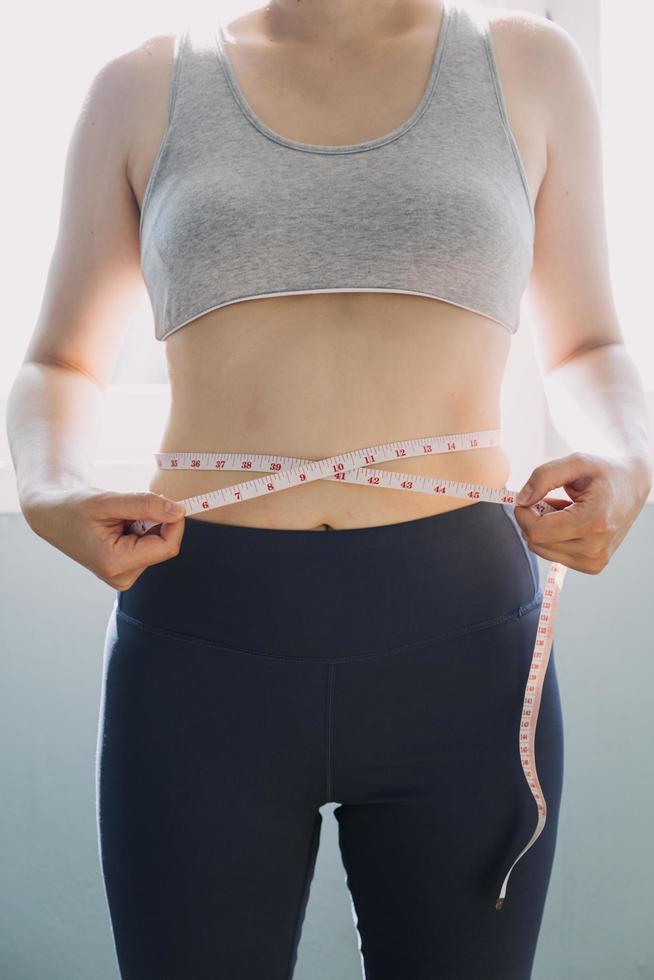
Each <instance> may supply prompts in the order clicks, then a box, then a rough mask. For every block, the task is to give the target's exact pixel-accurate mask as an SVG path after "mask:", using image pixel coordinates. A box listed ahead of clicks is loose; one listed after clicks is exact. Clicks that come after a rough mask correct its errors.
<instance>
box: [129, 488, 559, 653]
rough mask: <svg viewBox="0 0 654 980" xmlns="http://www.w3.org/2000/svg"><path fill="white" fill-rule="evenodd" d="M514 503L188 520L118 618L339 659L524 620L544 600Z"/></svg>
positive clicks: (262, 648)
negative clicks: (347, 521) (424, 511)
mask: <svg viewBox="0 0 654 980" xmlns="http://www.w3.org/2000/svg"><path fill="white" fill-rule="evenodd" d="M540 598H541V594H540V589H539V575H538V565H537V562H536V558H535V556H534V555H533V553H532V552H529V551H528V549H527V547H526V544H525V542H524V539H523V538H522V536H521V532H520V529H519V526H518V525H517V522H516V520H515V517H514V516H513V509H512V508H511V507H510V506H508V505H505V504H495V503H489V502H486V501H480V502H478V503H476V504H474V505H471V506H469V507H465V508H457V509H454V510H451V511H446V512H444V513H440V514H436V515H433V516H430V517H426V518H419V519H416V520H411V521H404V522H401V523H397V524H386V525H379V526H368V527H361V528H351V529H346V530H335V531H325V532H320V533H318V532H316V531H308V530H306V531H305V530H278V529H271V528H258V527H249V526H241V525H232V524H221V523H212V522H207V521H202V520H195V519H193V518H192V517H187V518H186V521H185V528H184V536H183V539H182V543H181V549H180V552H179V554H178V555H176V556H175V557H174V558H171V559H168V560H167V561H165V562H161V563H158V564H156V565H151V566H149V567H148V568H146V569H145V571H144V572H143V573H142V574H141V575H140V576H139V578H138V579H137V580H136V582H135V583H134V584H133V585H132V586H131V588H129V589H127V590H125V591H123V592H119V593H118V596H117V615H118V617H119V618H123V619H125V620H131V621H134V622H137V623H141V624H143V625H145V626H148V627H152V628H156V629H158V630H161V631H162V632H164V633H171V634H181V635H183V636H186V637H195V638H198V639H200V640H204V641H205V642H208V643H213V644H216V645H217V646H221V647H227V648H229V647H231V648H234V649H239V650H251V651H253V652H259V653H263V654H265V653H270V654H277V655H284V656H291V657H298V658H312V659H319V660H338V659H341V658H352V657H358V656H365V655H370V654H373V655H374V654H375V653H380V652H384V651H390V650H393V649H395V648H397V647H398V646H401V645H404V644H412V643H415V642H419V641H421V640H425V639H429V638H436V637H438V636H443V637H446V636H448V635H455V634H458V633H459V632H461V631H466V630H469V629H471V628H477V627H478V626H480V625H483V624H489V625H490V624H496V623H500V622H503V621H508V620H511V619H514V618H519V617H520V616H522V615H524V613H525V612H528V611H529V610H531V609H533V608H534V607H535V606H537V605H538V604H539V602H540Z"/></svg>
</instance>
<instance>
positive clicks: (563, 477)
mask: <svg viewBox="0 0 654 980" xmlns="http://www.w3.org/2000/svg"><path fill="white" fill-rule="evenodd" d="M528 485H530V486H531V487H533V492H532V493H530V494H529V496H528V497H527V498H525V499H524V500H523V499H522V491H521V493H520V494H519V495H518V497H519V499H520V504H518V503H517V502H516V506H515V511H514V513H515V517H516V521H517V522H518V524H519V525H520V527H521V528H522V536H523V538H524V539H525V541H526V542H527V545H528V546H529V549H530V551H533V552H535V553H536V554H537V555H540V556H541V557H542V558H547V559H549V561H556V562H561V564H563V565H566V566H567V567H568V568H574V569H576V570H577V571H578V572H587V573H588V574H589V575H597V574H598V572H601V571H602V569H603V568H605V566H606V565H607V563H608V561H609V559H610V558H611V556H612V554H613V552H614V551H615V550H616V548H617V547H618V545H619V544H620V543H621V542H622V540H623V538H624V537H625V535H626V533H627V531H628V530H629V528H630V527H631V525H632V524H633V522H634V521H635V520H636V517H637V516H638V514H639V513H640V511H641V510H642V508H643V506H644V504H645V501H646V500H647V496H648V494H649V491H650V488H651V486H652V469H651V467H650V466H649V464H648V462H646V461H645V460H644V459H643V457H632V456H620V457H615V458H614V457H608V456H596V455H593V454H591V453H572V454H571V455H569V456H563V457H561V458H560V459H553V460H550V461H549V462H547V463H543V464H542V465H541V466H537V467H536V469H535V470H533V471H532V473H531V476H530V477H529V479H528V481H527V483H526V484H525V487H527V486H528ZM558 487H563V489H564V490H565V492H566V493H567V494H568V496H569V497H570V498H571V500H572V501H573V502H572V503H570V501H569V500H562V499H561V498H560V497H559V498H557V497H549V498H548V497H546V496H545V495H546V493H547V492H548V491H549V490H554V489H556V488H558ZM523 489H524V488H523ZM543 498H545V500H546V502H547V503H548V504H551V505H552V506H553V507H556V509H557V511H558V512H557V513H548V514H540V515H539V514H535V513H534V512H533V511H532V510H531V509H530V505H531V504H535V503H537V501H539V500H542V499H543ZM521 504H523V505H524V506H521Z"/></svg>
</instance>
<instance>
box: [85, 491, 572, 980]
mask: <svg viewBox="0 0 654 980" xmlns="http://www.w3.org/2000/svg"><path fill="white" fill-rule="evenodd" d="M541 598H542V596H541V592H540V586H539V573H538V564H537V561H536V557H535V555H534V554H533V553H532V552H530V551H529V550H528V548H527V546H526V543H525V541H524V539H523V538H522V536H521V532H520V528H519V526H518V524H517V523H516V521H515V517H514V514H513V508H512V507H510V506H508V505H504V504H495V503H490V502H486V501H480V502H477V503H474V504H471V505H468V506H466V507H462V508H458V509H455V510H451V511H447V512H445V513H441V514H437V515H434V516H431V517H427V518H419V519H417V520H409V521H406V522H401V523H397V524H387V525H378V526H372V527H360V528H353V529H346V530H336V531H304V530H283V529H271V528H258V527H247V526H241V525H230V524H215V523H209V522H206V521H202V520H200V519H196V518H193V517H187V518H185V528H184V536H183V539H182V545H181V550H180V552H179V554H178V555H177V556H176V557H175V558H172V559H169V560H167V561H164V562H161V563H159V564H157V565H152V566H150V567H149V568H147V569H146V570H145V571H144V572H143V573H142V574H141V576H140V577H139V578H138V579H137V580H136V582H135V583H134V584H133V585H132V587H131V588H129V589H127V590H125V591H123V592H118V593H117V598H116V603H115V604H114V607H113V609H112V612H111V616H110V619H109V622H108V624H107V632H106V640H105V650H104V671H103V679H102V694H101V704H100V718H99V728H98V745H97V767H96V777H97V816H98V834H99V845H100V852H101V865H102V871H103V876H104V885H105V890H106V897H107V902H108V907H109V912H110V918H111V925H112V930H113V938H114V943H115V947H116V953H117V958H118V962H119V967H120V972H121V977H122V978H123V980H289V978H291V977H292V975H293V969H294V966H295V962H296V956H297V944H298V940H299V936H300V930H301V927H302V922H303V919H304V914H305V910H306V905H307V900H308V895H309V889H310V884H311V879H312V876H313V872H314V865H315V859H316V852H317V849H318V842H319V838H320V828H321V823H322V815H321V814H320V813H319V812H318V811H319V807H321V806H322V805H323V804H325V803H328V802H337V803H338V806H336V808H335V809H334V811H333V812H334V815H335V817H336V820H337V822H338V839H339V845H340V850H341V854H342V860H343V866H344V869H345V880H346V882H347V886H348V889H349V893H350V896H351V909H352V914H353V919H354V924H355V926H356V928H357V930H358V936H357V940H358V944H359V949H360V954H361V967H362V975H365V980H399V978H402V980H436V978H442V980H528V978H529V977H530V975H531V971H532V963H533V959H534V954H535V949H536V943H537V939H538V934H539V929H540V925H541V919H542V913H543V908H544V904H545V898H546V894H547V889H548V885H549V878H550V872H551V868H552V862H553V858H554V849H555V841H556V833H557V822H558V811H559V803H560V796H561V788H562V777H563V727H562V717H561V705H560V700H559V689H558V683H557V676H556V667H555V662H554V649H552V653H551V655H550V662H549V666H548V670H547V673H546V676H545V681H544V687H543V695H542V702H541V707H540V716H539V720H538V727H537V732H536V762H537V768H538V774H539V777H540V781H541V786H542V789H543V792H544V795H545V799H546V802H547V807H548V812H547V823H546V825H545V829H544V830H543V832H542V833H541V835H540V837H539V838H538V840H537V841H536V842H535V843H534V844H533V845H532V847H531V848H530V849H529V851H527V853H526V854H525V855H524V856H523V857H522V858H521V859H520V861H518V863H517V865H516V866H515V868H514V869H513V871H512V873H511V877H510V879H509V883H508V890H507V896H506V902H505V905H504V908H503V909H501V910H499V911H498V910H496V909H495V901H496V898H497V896H498V894H499V891H500V887H501V884H502V881H503V879H504V876H505V875H506V872H507V871H508V869H509V867H510V866H511V864H512V863H513V860H514V858H515V857H516V856H517V855H518V854H519V853H520V851H521V850H522V848H523V847H524V845H525V844H526V843H527V841H528V840H529V839H530V837H531V835H532V833H533V831H534V829H535V826H536V821H537V815H538V814H537V808H536V803H535V801H534V798H533V796H532V794H531V790H530V788H529V786H528V784H527V782H526V779H525V776H524V774H523V771H522V765H521V761H520V753H519V748H518V730H519V722H520V716H521V711H522V700H523V695H524V689H525V685H526V682H527V675H528V672H529V666H530V663H531V655H532V651H533V646H534V640H535V637H536V627H537V621H538V615H539V609H540V602H541ZM364 971H365V972H364ZM334 980H345V978H341V977H337V976H336V975H335V974H334Z"/></svg>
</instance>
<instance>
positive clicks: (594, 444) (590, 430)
mask: <svg viewBox="0 0 654 980" xmlns="http://www.w3.org/2000/svg"><path fill="white" fill-rule="evenodd" d="M545 393H546V397H547V403H548V407H549V409H550V414H551V416H552V421H553V423H554V426H555V427H556V429H557V431H558V432H559V434H560V435H561V437H562V439H563V440H564V441H565V442H566V443H567V444H568V445H569V447H570V449H571V450H572V451H573V452H588V453H596V454H599V455H603V456H610V457H617V456H621V457H630V458H632V459H633V461H634V464H635V465H636V466H638V465H640V466H642V470H643V475H644V478H645V479H647V475H648V474H649V478H650V480H651V474H652V465H653V461H652V456H651V449H650V431H649V420H648V413H647V401H646V396H645V390H644V388H643V384H642V380H641V377H640V374H639V372H638V370H637V368H636V365H635V363H634V361H633V359H632V357H631V355H630V353H629V351H628V350H627V349H626V347H625V346H624V344H603V345H602V346H600V347H594V348H592V349H591V350H587V351H581V352H580V353H578V354H575V355H574V356H573V357H571V358H569V359H568V360H566V361H564V362H562V363H561V364H560V365H558V366H557V367H555V368H553V369H552V370H551V371H549V372H548V373H547V374H546V375H545Z"/></svg>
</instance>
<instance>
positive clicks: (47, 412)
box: [7, 361, 105, 516]
mask: <svg viewBox="0 0 654 980" xmlns="http://www.w3.org/2000/svg"><path fill="white" fill-rule="evenodd" d="M104 401H105V392H104V390H103V388H101V386H100V385H99V384H98V383H97V382H95V381H93V380H92V379H91V378H90V377H88V376H87V375H85V374H83V373H82V372H81V371H78V370H76V369H74V368H69V367H64V366H61V365H58V364H45V363H42V362H36V361H27V362H25V363H24V364H23V365H22V366H21V368H20V370H19V372H18V374H17V375H16V378H15V380H14V382H13V384H12V387H11V391H10V393H9V398H8V401H7V435H8V438H9V448H10V452H11V457H12V460H13V464H14V470H15V472H16V481H17V487H18V496H19V500H20V505H21V508H22V510H23V513H24V514H25V515H26V516H27V513H26V510H27V508H28V507H29V502H30V500H32V499H33V498H34V496H35V495H36V494H38V493H39V492H40V491H41V490H43V489H45V488H48V487H82V486H88V484H89V471H90V464H91V462H92V458H93V453H94V450H95V447H96V442H97V439H98V436H99V434H100V429H101V418H102V411H103V407H104Z"/></svg>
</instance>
